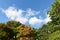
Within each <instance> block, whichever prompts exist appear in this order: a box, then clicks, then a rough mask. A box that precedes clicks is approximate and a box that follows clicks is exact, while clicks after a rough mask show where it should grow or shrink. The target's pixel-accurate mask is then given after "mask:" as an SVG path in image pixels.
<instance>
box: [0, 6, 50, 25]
mask: <svg viewBox="0 0 60 40" xmlns="http://www.w3.org/2000/svg"><path fill="white" fill-rule="evenodd" d="M0 10H2V12H3V13H4V14H5V15H6V16H7V18H8V19H9V20H15V21H19V22H21V23H22V24H26V23H27V22H28V23H29V24H30V25H35V24H41V23H42V22H43V23H44V24H45V23H47V22H49V21H51V19H50V17H49V15H46V18H45V19H42V18H41V17H42V16H41V15H39V14H40V11H36V10H32V9H31V8H28V9H26V10H22V9H16V8H15V7H12V6H11V7H8V8H7V9H2V8H1V9H0ZM24 13H25V14H24ZM36 15H39V18H38V17H37V16H36ZM31 16H32V17H31Z"/></svg>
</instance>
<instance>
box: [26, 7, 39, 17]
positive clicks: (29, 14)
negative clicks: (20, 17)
mask: <svg viewBox="0 0 60 40" xmlns="http://www.w3.org/2000/svg"><path fill="white" fill-rule="evenodd" d="M26 13H27V14H26V16H27V17H29V16H35V15H38V14H39V13H40V11H35V10H32V9H31V8H28V9H27V10H26Z"/></svg>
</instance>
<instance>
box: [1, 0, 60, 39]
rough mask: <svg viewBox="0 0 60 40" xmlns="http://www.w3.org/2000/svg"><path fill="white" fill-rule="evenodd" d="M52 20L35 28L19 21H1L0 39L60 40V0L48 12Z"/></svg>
mask: <svg viewBox="0 0 60 40" xmlns="http://www.w3.org/2000/svg"><path fill="white" fill-rule="evenodd" d="M47 14H49V15H50V17H51V20H52V21H51V22H48V23H47V24H44V25H43V26H42V27H41V28H38V29H35V28H32V27H30V26H26V25H24V24H21V23H20V22H17V21H8V22H6V23H0V40H36V39H38V40H60V0H56V1H55V2H54V3H53V4H52V8H51V10H49V11H48V12H47Z"/></svg>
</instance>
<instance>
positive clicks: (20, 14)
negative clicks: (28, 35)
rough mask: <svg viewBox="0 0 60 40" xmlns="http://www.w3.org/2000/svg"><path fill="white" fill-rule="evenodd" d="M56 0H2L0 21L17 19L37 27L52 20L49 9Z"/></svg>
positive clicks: (0, 2)
mask: <svg viewBox="0 0 60 40" xmlns="http://www.w3.org/2000/svg"><path fill="white" fill-rule="evenodd" d="M53 2H54V0H0V22H7V21H9V20H16V21H19V22H21V23H23V24H25V25H31V26H33V27H35V28H39V27H41V26H42V25H43V24H45V23H47V22H48V21H51V20H50V19H49V18H50V17H49V15H47V14H46V12H47V10H49V9H50V8H51V4H52V3H53Z"/></svg>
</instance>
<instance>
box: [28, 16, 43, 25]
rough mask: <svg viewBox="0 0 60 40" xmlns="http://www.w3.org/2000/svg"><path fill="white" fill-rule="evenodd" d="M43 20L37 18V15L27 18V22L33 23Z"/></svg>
mask: <svg viewBox="0 0 60 40" xmlns="http://www.w3.org/2000/svg"><path fill="white" fill-rule="evenodd" d="M42 21H43V20H41V19H38V18H37V17H32V18H30V20H29V24H32V25H35V24H40V23H41V22H42Z"/></svg>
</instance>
